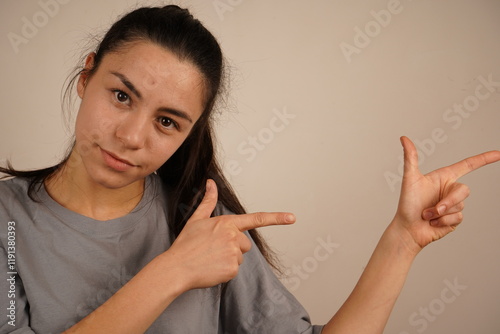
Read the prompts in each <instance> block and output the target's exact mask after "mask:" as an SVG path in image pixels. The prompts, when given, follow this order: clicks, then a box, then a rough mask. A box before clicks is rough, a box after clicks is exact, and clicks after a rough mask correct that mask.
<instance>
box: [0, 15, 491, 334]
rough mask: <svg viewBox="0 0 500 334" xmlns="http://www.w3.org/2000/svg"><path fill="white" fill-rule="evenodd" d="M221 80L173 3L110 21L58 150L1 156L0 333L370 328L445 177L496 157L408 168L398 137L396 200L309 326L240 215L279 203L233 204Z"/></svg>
mask: <svg viewBox="0 0 500 334" xmlns="http://www.w3.org/2000/svg"><path fill="white" fill-rule="evenodd" d="M222 80H223V58H222V54H221V51H220V48H219V46H218V44H217V42H216V40H215V39H214V38H213V36H212V35H211V34H210V33H209V32H208V31H207V30H206V29H205V28H204V27H203V26H202V25H201V23H199V22H198V21H197V20H195V19H194V18H193V17H192V16H191V15H190V14H189V12H188V11H187V10H184V9H181V8H179V7H177V6H165V7H163V8H141V9H137V10H135V11H133V12H131V13H129V14H127V15H126V16H124V17H123V18H122V19H120V20H119V21H117V22H116V23H115V24H114V25H113V26H112V27H111V29H110V30H109V31H108V32H107V34H106V35H105V37H104V38H103V40H102V41H101V43H100V44H99V46H98V48H97V50H96V52H93V53H91V54H89V55H88V56H87V58H86V61H85V65H84V68H83V69H82V70H81V71H80V72H79V73H78V74H77V76H75V77H74V78H73V80H72V81H73V82H74V83H75V84H76V90H77V93H78V95H79V97H80V98H81V104H80V108H79V111H78V116H77V120H76V126H75V142H74V145H73V146H72V148H71V150H70V153H69V154H68V156H67V158H66V159H64V160H63V161H62V162H61V163H60V164H58V165H57V166H54V167H51V168H47V169H44V170H39V171H34V172H21V171H16V170H14V169H13V168H7V169H2V170H1V171H2V172H4V173H7V174H8V175H10V176H15V178H13V179H11V180H7V181H4V182H1V183H0V192H1V194H2V196H1V199H0V219H1V222H2V225H1V226H2V230H1V234H0V238H1V239H0V240H1V245H2V248H1V249H2V251H3V253H4V254H2V257H1V258H2V261H3V263H5V265H4V267H7V268H9V276H8V279H7V280H3V282H2V285H1V291H0V293H1V294H2V296H8V298H7V300H6V301H5V302H4V304H3V307H5V309H7V310H8V314H7V317H4V318H3V319H2V320H1V321H2V322H1V323H0V324H1V327H0V333H10V332H14V331H15V332H16V333H34V332H36V333H60V332H62V331H65V332H67V333H144V332H147V333H247V332H248V333H319V332H322V333H381V332H382V331H383V328H384V326H385V323H386V321H387V318H388V316H389V314H390V312H391V310H392V307H393V305H394V302H395V301H396V298H397V296H398V295H399V292H400V290H401V288H402V285H403V283H404V280H405V277H406V275H407V273H408V270H409V267H410V265H411V262H412V260H413V259H414V258H415V256H416V255H417V254H418V252H419V251H420V250H421V249H422V248H423V247H425V246H426V245H427V244H429V243H430V242H432V241H435V240H437V239H440V238H441V237H443V236H444V235H446V234H447V233H449V232H450V231H452V230H454V229H455V227H456V226H457V225H458V224H459V223H460V222H461V220H462V214H461V211H462V209H463V201H464V199H465V198H466V197H467V195H468V189H467V187H466V186H464V185H461V184H458V183H456V182H455V181H456V179H458V178H459V177H460V176H462V175H464V174H465V173H468V172H470V171H472V170H474V169H476V168H479V167H481V166H483V165H485V164H488V163H492V162H495V161H498V160H500V152H498V151H494V152H488V153H484V154H482V155H478V156H475V157H472V158H469V159H466V160H464V161H462V162H459V163H457V164H455V165H452V166H449V167H446V168H443V169H440V170H437V171H435V172H433V173H430V174H428V175H426V176H423V175H422V174H420V172H419V171H418V163H417V154H416V149H415V147H414V146H413V144H412V143H411V141H410V140H409V139H407V138H405V137H403V138H402V139H401V141H402V145H403V147H404V151H405V169H404V179H403V186H402V192H401V198H400V202H399V206H398V210H397V212H396V215H395V217H394V219H393V221H392V222H391V223H390V224H389V226H388V228H387V230H386V231H385V233H384V234H383V236H382V238H381V240H380V242H379V244H378V246H377V248H376V249H375V251H374V253H373V256H372V258H371V259H370V262H369V264H368V265H367V267H366V269H365V272H364V273H363V275H362V277H361V279H360V280H359V282H358V284H357V286H356V288H355V289H354V290H353V292H352V294H351V296H350V297H349V298H348V300H347V301H346V302H345V304H344V305H343V306H342V307H341V309H340V310H339V311H338V312H337V313H336V314H335V315H334V316H333V318H332V320H331V321H330V322H328V324H326V325H325V326H313V325H311V324H310V321H309V318H308V316H307V313H306V312H305V311H304V309H303V308H302V307H301V306H300V305H299V304H298V302H297V301H296V300H295V299H294V298H293V296H292V295H291V294H290V293H288V292H287V291H286V289H285V288H284V287H283V286H282V285H281V284H280V282H279V281H278V280H277V278H276V277H275V276H274V274H273V272H272V269H271V267H270V266H268V263H269V264H271V266H272V265H274V262H273V260H272V254H271V253H270V252H269V251H268V248H267V246H266V244H265V243H264V242H263V240H262V239H261V237H260V236H259V234H258V233H257V232H256V231H255V230H254V228H257V227H263V226H267V225H273V224H291V223H293V222H294V220H295V218H294V216H293V215H292V214H290V213H255V214H244V210H243V208H242V206H241V205H240V203H239V201H238V199H237V198H236V196H235V195H234V193H233V192H232V190H231V188H230V186H229V184H228V183H227V182H226V180H225V179H224V177H223V175H222V173H221V172H220V169H219V167H218V164H217V161H216V160H215V157H214V148H213V144H212V139H211V138H212V135H211V131H212V126H211V118H212V110H213V107H214V104H215V103H216V100H217V97H218V96H219V94H220V91H221V82H222ZM69 89H70V88H68V91H69ZM235 214H237V215H235ZM247 231H248V233H247ZM253 244H255V246H254V247H252V245H253ZM266 262H268V263H266ZM13 282H15V283H13ZM2 298H4V297H2ZM360 319H362V320H360Z"/></svg>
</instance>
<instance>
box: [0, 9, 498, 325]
mask: <svg viewBox="0 0 500 334" xmlns="http://www.w3.org/2000/svg"><path fill="white" fill-rule="evenodd" d="M166 3H167V2H160V1H142V2H141V1H140V2H136V1H132V0H128V1H123V0H122V1H119V0H109V1H98V0H87V1H83V0H40V1H35V0H33V1H27V0H24V1H13V0H4V1H2V2H1V3H0V12H1V14H0V34H1V35H2V38H1V42H0V43H1V49H0V59H1V62H0V68H1V77H0V113H1V114H0V115H1V117H0V143H1V144H0V159H1V162H5V160H6V159H10V160H11V161H12V162H13V163H14V165H15V166H17V167H19V168H39V167H45V166H48V165H50V164H53V163H55V162H57V161H58V159H60V158H61V157H62V156H63V155H64V152H65V149H66V146H67V144H68V133H67V131H65V130H64V125H63V121H62V117H61V106H60V100H61V99H60V95H61V89H62V86H63V83H64V80H65V79H66V77H67V76H68V74H69V72H70V71H71V69H72V68H73V67H74V66H75V65H77V62H78V60H79V58H80V57H81V53H82V52H83V51H91V50H90V49H85V45H86V41H88V36H89V35H91V34H99V33H100V32H102V31H105V30H106V29H107V28H108V27H109V25H110V23H112V22H113V21H115V19H116V18H117V16H119V15H121V14H123V13H124V12H125V11H128V10H130V9H133V8H135V7H137V6H139V5H146V4H147V5H150V4H153V5H155V4H156V5H159V4H166ZM175 3H176V4H180V5H183V6H187V7H188V8H190V9H191V10H192V12H193V13H194V15H195V16H196V17H198V18H199V19H200V20H201V21H202V22H204V23H205V24H206V26H207V27H208V28H209V29H210V30H211V31H212V32H213V33H214V34H215V35H216V37H217V38H218V39H219V41H220V43H221V45H222V48H223V50H224V52H225V55H226V57H227V59H228V64H229V65H230V72H231V92H230V95H229V98H228V103H227V105H226V106H225V107H224V108H222V110H221V111H222V113H221V115H220V117H219V120H218V139H219V142H220V145H219V151H220V156H221V158H222V161H224V168H225V170H226V172H227V175H228V178H229V179H230V180H231V181H232V184H233V185H234V187H235V188H236V189H237V191H238V193H239V195H240V196H241V198H242V200H243V202H244V204H245V205H246V207H247V209H248V210H249V211H281V210H283V211H285V210H287V211H292V212H294V213H295V214H296V215H297V217H298V221H297V223H296V224H295V225H293V226H286V227H284V226H280V227H270V228H266V229H265V230H263V233H264V234H265V235H266V236H267V238H268V240H269V242H270V243H271V244H272V245H273V246H274V248H275V249H276V250H277V251H278V252H279V254H280V255H281V259H282V263H283V265H284V266H285V267H286V268H288V276H287V277H285V278H284V279H283V280H284V282H285V284H286V285H287V286H288V287H289V288H290V289H291V291H292V292H293V293H294V294H295V295H296V296H297V298H298V299H299V300H300V301H301V302H302V303H303V305H304V306H305V307H306V309H307V310H308V311H309V312H310V314H311V317H312V320H313V322H314V323H324V322H326V321H327V320H328V319H329V318H330V317H331V316H332V315H333V314H334V313H335V312H336V310H337V309H338V308H339V307H340V305H341V304H342V303H343V301H344V300H345V298H346V297H347V296H348V294H349V293H350V291H351V290H352V288H353V287H354V284H355V283H356V281H357V279H358V277H359V275H360V274H361V272H362V270H363V268H364V266H365V264H366V262H367V261H368V258H369V256H370V255H371V252H372V250H373V248H374V247H375V245H376V243H377V241H378V239H379V237H380V235H381V234H382V232H383V231H384V229H385V227H386V226H387V224H388V223H389V222H390V221H391V219H392V217H393V214H394V212H395V209H396V204H397V200H398V195H399V186H400V172H401V166H402V165H401V159H402V148H401V146H400V143H399V137H400V136H401V135H407V136H409V137H410V138H411V139H413V140H414V141H415V143H416V144H417V145H418V147H419V150H420V158H421V164H420V167H421V169H422V171H424V172H429V171H431V170H433V169H435V168H438V167H442V166H445V165H448V164H451V163H454V162H456V161H458V160H461V159H463V158H465V157H467V156H470V155H474V154H477V153H481V152H483V151H488V150H491V149H499V148H500V131H499V127H500V99H499V97H500V94H499V93H500V39H499V33H500V2H499V1H496V0H444V1H431V0H414V1H411V0H401V1H396V0H390V1H387V0H371V1H361V0H355V1H334V0H328V1H327V0H312V1H295V0H294V1H285V0H272V1H270V0H267V1H265V0H252V1H250V0H203V1H202V0H186V1H176V2H175ZM74 109H75V110H74V111H75V112H76V110H77V107H75V108H74ZM499 176H500V164H497V165H492V166H487V167H485V168H482V169H480V170H478V171H476V172H474V173H471V174H469V175H467V176H465V177H463V178H462V179H461V181H462V182H464V183H466V184H468V185H469V186H470V188H471V190H472V193H471V197H470V198H469V199H468V200H467V202H466V206H467V207H466V209H465V219H464V222H463V223H462V225H460V227H459V228H458V229H457V231H456V232H454V233H452V234H451V235H449V236H448V237H446V238H445V239H444V240H441V241H439V242H437V243H433V244H431V245H430V246H429V247H427V248H426V249H425V250H424V251H423V252H422V253H421V254H420V255H419V257H418V258H417V260H416V261H415V263H414V266H413V268H412V270H411V272H410V274H409V277H408V280H407V283H406V286H405V288H404V290H403V292H402V294H401V296H400V298H399V300H398V302H397V304H396V306H395V309H394V312H393V314H392V316H391V318H390V320H389V324H388V327H387V330H386V333H396V334H414V333H415V334H416V333H429V334H431V333H456V334H470V333H475V334H491V333H498V332H499V331H500V317H499V316H498V312H499V311H500V284H498V282H499V281H500V264H499V263H500V262H499V260H498V259H499V258H500V243H499V242H498V240H499V237H500V226H499V218H498V217H499V215H500V177H499ZM0 223H6V222H0ZM359 321H363V319H360V320H359Z"/></svg>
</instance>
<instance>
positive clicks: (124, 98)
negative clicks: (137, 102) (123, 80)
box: [114, 90, 130, 104]
mask: <svg viewBox="0 0 500 334" xmlns="http://www.w3.org/2000/svg"><path fill="white" fill-rule="evenodd" d="M114 93H115V98H116V100H117V101H118V102H120V103H124V104H129V103H130V97H129V96H128V94H127V93H125V92H122V91H121V90H116V91H115V92H114Z"/></svg>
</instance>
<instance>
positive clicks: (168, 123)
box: [158, 117, 177, 129]
mask: <svg viewBox="0 0 500 334" xmlns="http://www.w3.org/2000/svg"><path fill="white" fill-rule="evenodd" d="M158 122H159V123H160V125H161V126H162V127H163V128H165V129H171V128H172V127H174V128H176V127H177V124H176V123H175V122H174V121H173V120H172V119H171V118H168V117H160V118H159V119H158Z"/></svg>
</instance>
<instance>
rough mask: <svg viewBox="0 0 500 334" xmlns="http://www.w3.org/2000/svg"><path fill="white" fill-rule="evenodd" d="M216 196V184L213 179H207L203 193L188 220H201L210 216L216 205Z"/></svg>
mask: <svg viewBox="0 0 500 334" xmlns="http://www.w3.org/2000/svg"><path fill="white" fill-rule="evenodd" d="M217 198H218V197H217V185H216V184H215V182H214V180H211V179H208V180H207V185H206V190H205V195H204V196H203V199H202V200H201V203H200V205H198V208H196V210H195V211H194V213H193V214H192V215H191V218H190V219H189V220H201V219H207V218H210V215H211V214H212V212H213V211H214V209H215V206H216V205H217Z"/></svg>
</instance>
